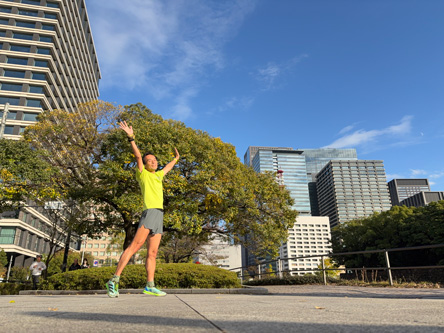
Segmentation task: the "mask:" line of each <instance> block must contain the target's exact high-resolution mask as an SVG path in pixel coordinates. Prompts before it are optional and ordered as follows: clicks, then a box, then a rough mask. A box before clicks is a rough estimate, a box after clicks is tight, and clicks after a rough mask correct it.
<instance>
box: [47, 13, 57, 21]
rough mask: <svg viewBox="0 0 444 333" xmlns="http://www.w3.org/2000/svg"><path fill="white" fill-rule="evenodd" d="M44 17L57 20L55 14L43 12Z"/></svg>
mask: <svg viewBox="0 0 444 333" xmlns="http://www.w3.org/2000/svg"><path fill="white" fill-rule="evenodd" d="M45 18H47V19H52V20H57V14H52V13H45Z"/></svg>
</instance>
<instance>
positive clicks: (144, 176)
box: [136, 168, 164, 210]
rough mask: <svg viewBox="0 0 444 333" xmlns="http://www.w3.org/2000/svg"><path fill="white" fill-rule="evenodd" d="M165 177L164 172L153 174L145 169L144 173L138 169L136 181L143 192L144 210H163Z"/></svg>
mask: <svg viewBox="0 0 444 333" xmlns="http://www.w3.org/2000/svg"><path fill="white" fill-rule="evenodd" d="M163 175H164V173H163V170H160V171H157V172H155V173H151V172H149V171H148V170H147V169H145V168H143V171H142V172H140V171H139V169H138V168H136V179H137V181H138V182H139V185H140V189H141V190H142V196H143V210H145V209H149V208H159V209H163V186H162V179H163Z"/></svg>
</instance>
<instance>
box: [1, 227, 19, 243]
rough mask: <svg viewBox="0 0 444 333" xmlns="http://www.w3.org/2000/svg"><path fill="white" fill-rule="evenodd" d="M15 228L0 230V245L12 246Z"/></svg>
mask: <svg viewBox="0 0 444 333" xmlns="http://www.w3.org/2000/svg"><path fill="white" fill-rule="evenodd" d="M14 237H15V227H3V228H2V229H1V230H0V244H14Z"/></svg>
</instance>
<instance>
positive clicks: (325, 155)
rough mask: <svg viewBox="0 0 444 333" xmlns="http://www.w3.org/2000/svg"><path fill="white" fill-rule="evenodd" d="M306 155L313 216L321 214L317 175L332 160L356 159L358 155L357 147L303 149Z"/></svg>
mask: <svg viewBox="0 0 444 333" xmlns="http://www.w3.org/2000/svg"><path fill="white" fill-rule="evenodd" d="M301 150H302V151H303V155H304V156H305V163H306V165H307V178H308V181H309V182H308V192H309V194H310V208H311V215H312V216H320V215H321V214H320V212H319V204H318V193H317V190H316V175H317V174H318V172H319V171H321V170H322V168H323V167H325V166H326V165H327V163H328V162H330V161H337V160H341V161H356V160H358V156H357V154H356V149H354V148H349V149H336V148H319V149H301Z"/></svg>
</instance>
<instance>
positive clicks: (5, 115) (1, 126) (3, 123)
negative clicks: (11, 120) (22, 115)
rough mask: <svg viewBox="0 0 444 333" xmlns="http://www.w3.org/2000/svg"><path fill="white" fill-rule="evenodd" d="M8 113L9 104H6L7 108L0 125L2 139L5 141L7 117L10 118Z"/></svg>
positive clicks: (0, 137)
mask: <svg viewBox="0 0 444 333" xmlns="http://www.w3.org/2000/svg"><path fill="white" fill-rule="evenodd" d="M8 112H9V103H6V104H5V108H4V110H3V117H2V122H1V125H0V139H3V134H4V133H5V125H6V117H7V116H8Z"/></svg>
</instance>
